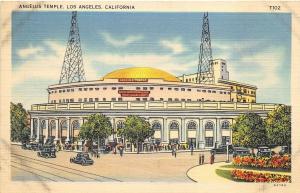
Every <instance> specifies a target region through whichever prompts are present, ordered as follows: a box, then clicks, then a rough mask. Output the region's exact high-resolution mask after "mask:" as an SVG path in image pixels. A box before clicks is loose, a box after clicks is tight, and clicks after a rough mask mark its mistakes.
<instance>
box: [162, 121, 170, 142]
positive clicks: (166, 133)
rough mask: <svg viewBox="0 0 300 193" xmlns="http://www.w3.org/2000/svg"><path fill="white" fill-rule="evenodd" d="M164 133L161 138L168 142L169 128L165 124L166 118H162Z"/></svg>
mask: <svg viewBox="0 0 300 193" xmlns="http://www.w3.org/2000/svg"><path fill="white" fill-rule="evenodd" d="M163 129H164V132H163V133H164V135H163V139H164V142H169V128H168V124H167V118H164V127H163Z"/></svg>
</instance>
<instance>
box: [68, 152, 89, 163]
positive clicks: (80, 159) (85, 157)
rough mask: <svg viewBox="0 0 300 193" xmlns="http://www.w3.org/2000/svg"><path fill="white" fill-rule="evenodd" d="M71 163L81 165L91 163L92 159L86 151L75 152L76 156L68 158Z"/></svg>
mask: <svg viewBox="0 0 300 193" xmlns="http://www.w3.org/2000/svg"><path fill="white" fill-rule="evenodd" d="M70 162H71V163H76V164H81V165H83V166H84V165H92V164H94V161H93V160H92V159H91V158H90V156H89V154H88V153H77V155H76V157H72V158H70Z"/></svg>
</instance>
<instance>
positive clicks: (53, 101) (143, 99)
mask: <svg viewBox="0 0 300 193" xmlns="http://www.w3.org/2000/svg"><path fill="white" fill-rule="evenodd" d="M135 100H136V101H170V102H171V101H175V102H179V101H182V102H184V101H187V102H191V101H192V99H178V98H168V99H164V98H159V99H154V98H153V97H150V98H136V99H135ZM99 101H100V100H99V98H79V99H78V101H77V102H99ZM102 101H123V98H110V100H109V99H107V98H102ZM195 101H198V102H200V101H207V102H210V101H211V102H216V101H215V100H207V99H204V98H202V99H197V100H195ZM58 102H59V103H69V102H70V103H72V102H75V101H74V99H73V98H72V99H59V100H58ZM221 102H226V101H221ZM51 103H56V100H51Z"/></svg>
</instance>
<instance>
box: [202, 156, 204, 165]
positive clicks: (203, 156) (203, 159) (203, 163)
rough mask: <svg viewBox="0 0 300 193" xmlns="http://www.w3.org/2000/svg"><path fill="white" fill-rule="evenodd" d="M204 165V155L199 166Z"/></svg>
mask: <svg viewBox="0 0 300 193" xmlns="http://www.w3.org/2000/svg"><path fill="white" fill-rule="evenodd" d="M203 164H204V154H202V155H201V165H203Z"/></svg>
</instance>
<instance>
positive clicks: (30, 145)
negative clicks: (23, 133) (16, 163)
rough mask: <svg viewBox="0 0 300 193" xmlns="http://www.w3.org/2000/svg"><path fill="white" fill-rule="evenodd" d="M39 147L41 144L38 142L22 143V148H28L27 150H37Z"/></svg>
mask: <svg viewBox="0 0 300 193" xmlns="http://www.w3.org/2000/svg"><path fill="white" fill-rule="evenodd" d="M40 147H41V145H40V144H38V143H27V144H25V145H24V146H23V145H22V148H24V149H29V150H34V151H37V150H39V148H40Z"/></svg>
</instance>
